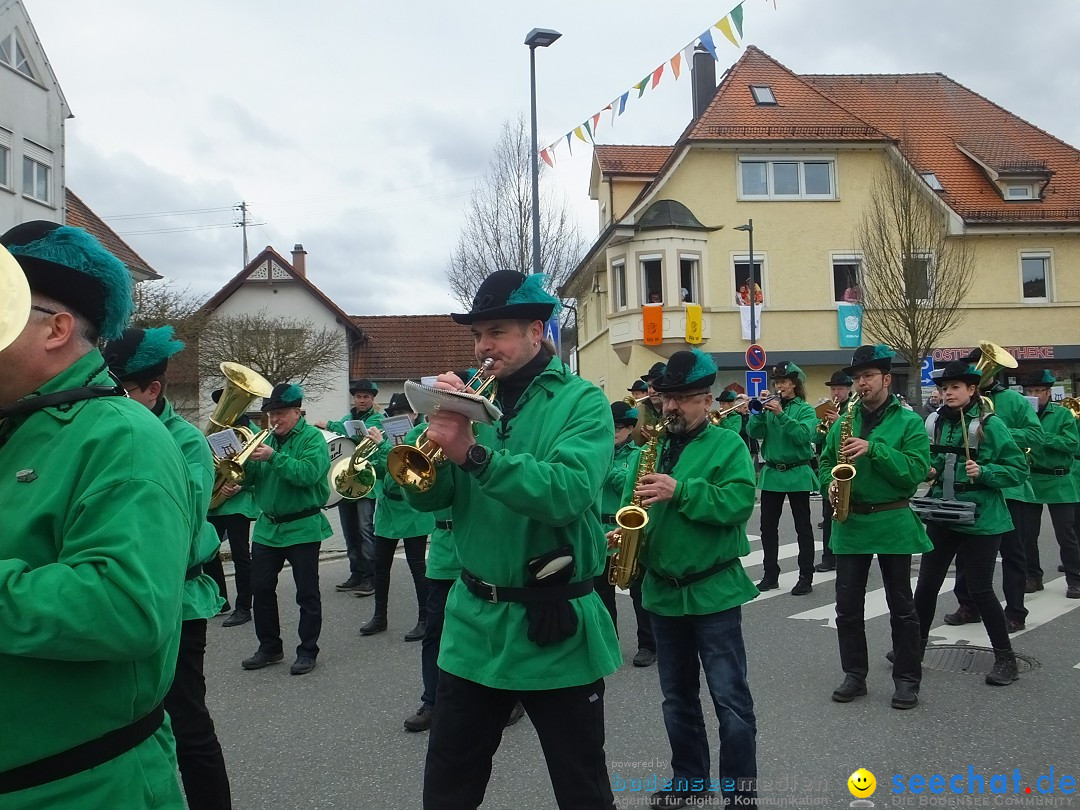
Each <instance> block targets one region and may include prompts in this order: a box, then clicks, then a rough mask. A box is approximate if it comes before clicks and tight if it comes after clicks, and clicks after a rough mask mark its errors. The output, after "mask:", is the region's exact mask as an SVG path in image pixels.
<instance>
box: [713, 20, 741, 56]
mask: <svg viewBox="0 0 1080 810" xmlns="http://www.w3.org/2000/svg"><path fill="white" fill-rule="evenodd" d="M716 27H717V28H719V29H720V33H721V34H723V35H724V36H725V37H727V38H728V41H729V42H730V43H731V44H732V45H734V46H735V47H736V48H738V47H739V40H737V39H735V34H733V33H732V32H731V23H730V22H728V18H727V17H724V19H722V20H720V22H718V23H717V24H716Z"/></svg>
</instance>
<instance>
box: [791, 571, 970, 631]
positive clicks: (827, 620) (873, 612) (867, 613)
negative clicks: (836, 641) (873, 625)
mask: <svg viewBox="0 0 1080 810" xmlns="http://www.w3.org/2000/svg"><path fill="white" fill-rule="evenodd" d="M814 581H815V582H817V577H816V576H815V577H814ZM918 581H919V578H918V577H912V578H911V588H912V590H914V589H915V583H916V582H918ZM952 585H953V581H952V580H951V579H946V580H945V584H944V585H942V586H941V589H942V593H944V592H946V591H948V590H952ZM863 604H864V609H863V619H864V620H866V621H869V620H870V619H876V618H877V617H878V616H888V615H889V602H888V600H887V599H886V598H885V589H884V588H877V589H875V590H872V591H867V592H866V599H865V600H864V603H863ZM788 618H789V619H801V620H803V621H808V622H824V624H822V625H821V626H822V627H831V628H832V629H833V630H835V629H836V605H835V604H834V603H830V604H827V605H822V606H821V607H817V608H813V609H812V610H804V611H803V612H802V613H796V614H794V615H793V616H788Z"/></svg>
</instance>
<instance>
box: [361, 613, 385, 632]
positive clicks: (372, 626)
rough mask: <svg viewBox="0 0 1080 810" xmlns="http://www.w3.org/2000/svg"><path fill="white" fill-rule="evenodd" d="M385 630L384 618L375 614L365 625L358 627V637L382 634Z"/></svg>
mask: <svg viewBox="0 0 1080 810" xmlns="http://www.w3.org/2000/svg"><path fill="white" fill-rule="evenodd" d="M385 630H386V616H380V615H379V614H378V613H376V614H375V615H374V616H372V617H371V621H370V622H368V623H367V624H364V625H361V626H360V635H362V636H373V635H375V634H376V633H382V632H385Z"/></svg>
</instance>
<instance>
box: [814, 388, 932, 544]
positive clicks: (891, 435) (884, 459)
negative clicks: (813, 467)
mask: <svg viewBox="0 0 1080 810" xmlns="http://www.w3.org/2000/svg"><path fill="white" fill-rule="evenodd" d="M845 407H846V406H845ZM844 419H846V416H845V415H844V411H841V412H840V418H839V419H837V420H836V422H834V423H833V426H832V428H831V429H830V430H829V434H828V436H826V437H825V447H824V449H823V450H822V453H821V466H820V468H819V470H818V471H819V474H820V475H821V495H822V497H823V498H828V497H829V486H830V485H831V484H832V480H833V476H832V468H833V467H834V466H835V465H836V464H837V458H836V457H837V449H838V448H837V445H838V443H839V440H840V429H841V427H840V426H841V425H842V424H843V421H844ZM862 423H863V409H862V408H860V407H859V406H857V405H856V407H855V412H854V413H853V414H852V418H851V435H852V436H854V437H856V438H858V437H859V436H860V435H861V434H862ZM866 438H867V441H868V442H869V450H868V451H867V453H866V455H863V456H861V457H859V458H857V459H856V460H855V462H854V465H855V478H854V479H853V480H852V482H851V503H858V504H874V503H889V502H890V501H899V500H902V499H904V498H910V497H911V496H912V495H914V494H915V490H916V489H917V488H918V486H919V485H920V484H921V483H922V482H923V481H925V480H926V474H927V472H929V470H930V439H929V437H928V436H927V435H926V427H925V425H923V420H922V419H920V418H919V415H918V414H917V413H915V412H914V411H909V410H908V409H907V408H905V407H903V406H902V405H901V404H900V400H898V399H897V398H896V397H895V396H891V395H890V396H889V401H888V403H887V404H886V405H885V412H884V413H883V414H882V416H881V421H880V422H878V424H877V425H875V426H874V428H873V430H871V431H870V435H869V436H868V437H866ZM829 546H830V548H832V550H833V552H834V553H835V554H919V553H921V552H924V551H930V549H931V548H933V545H932V544H931V542H930V538H928V537H927V536H926V527H925V526H924V525H923V523H922V521H921V520H919V518H918V517H917V516H916V515H915V513H914V512H912V511H911V510H910V509H890V510H888V511H885V512H875V513H873V514H870V515H857V514H855V513H854V512H851V513H849V514H848V519H847V520H846V521H844V522H843V523H840V522H838V521H835V520H834V521H833V523H832V537H831V539H830V541H829Z"/></svg>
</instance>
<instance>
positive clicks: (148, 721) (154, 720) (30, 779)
mask: <svg viewBox="0 0 1080 810" xmlns="http://www.w3.org/2000/svg"><path fill="white" fill-rule="evenodd" d="M164 720H165V708H164V706H163V705H162V704H160V703H159V704H158V705H157V706H155V707H154V708H153V709H151V710H150V713H149V714H147V715H145V716H144V717H140V718H139V719H138V720H136V721H135V722H134V723H130V724H129V725H126V726H124V727H123V728H118V729H116V730H115V731H110V732H109V733H107V734H103V735H102V736H100V737H98V738H97V739H96V740H90V741H89V742H84V743H81V744H80V745H76V746H75V747H74V748H69V749H68V750H66V751H61V752H59V753H58V754H53V755H52V756H48V757H45V758H44V759H39V760H37V761H36V762H28V763H26V764H25V765H20V766H18V767H17V768H12V769H11V770H8V771H3V772H0V793H14V792H15V791H17V790H26V789H27V788H32V787H38V786H40V785H46V784H48V783H49V782H55V781H57V780H59V779H66V778H67V777H69V776H74V775H75V774H77V773H82V772H83V771H88V770H90V769H91V768H96V767H97V766H98V765H103V764H105V763H106V762H108V761H110V760H113V759H116V758H117V757H118V756H120V755H121V754H125V753H127V752H128V751H130V750H131V749H132V748H134V747H135V746H137V745H139V744H140V743H142V742H144V741H146V740H147V739H149V738H150V736H151V735H152V734H153V733H154V732H155V731H157V730H158V728H160V726H161V724H162V722H164Z"/></svg>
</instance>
